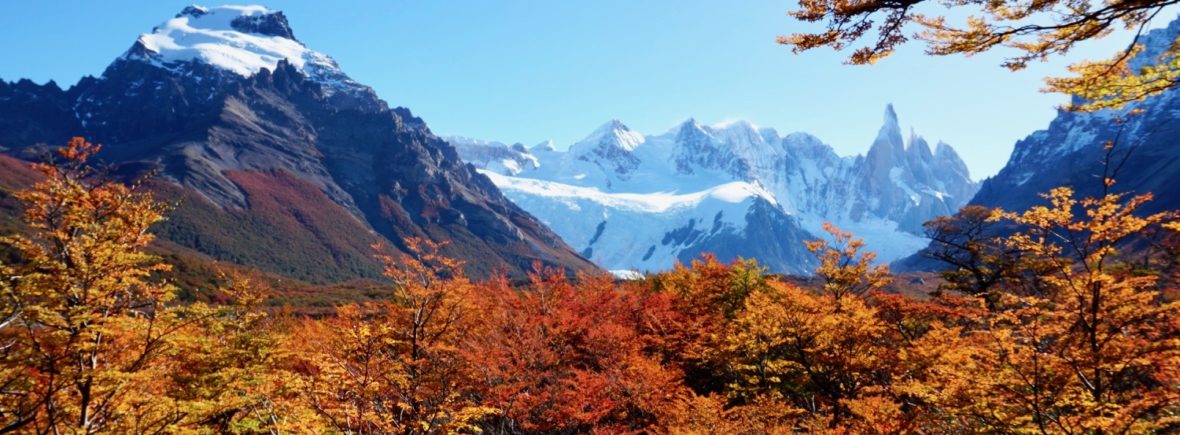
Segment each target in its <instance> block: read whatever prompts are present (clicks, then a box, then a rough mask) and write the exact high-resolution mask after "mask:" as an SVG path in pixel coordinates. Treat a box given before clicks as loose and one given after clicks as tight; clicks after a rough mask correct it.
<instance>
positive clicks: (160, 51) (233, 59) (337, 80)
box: [120, 5, 371, 95]
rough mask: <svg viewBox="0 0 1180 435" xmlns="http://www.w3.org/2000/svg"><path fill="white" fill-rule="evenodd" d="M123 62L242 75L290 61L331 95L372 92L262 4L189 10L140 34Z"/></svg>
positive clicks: (125, 54) (256, 72)
mask: <svg viewBox="0 0 1180 435" xmlns="http://www.w3.org/2000/svg"><path fill="white" fill-rule="evenodd" d="M120 59H121V60H125V61H139V62H145V63H148V64H151V65H155V66H157V67H160V68H163V69H165V70H169V71H173V72H177V73H181V74H187V73H189V72H191V71H190V68H188V67H189V66H191V65H192V64H194V63H200V64H205V65H210V66H213V67H216V68H217V69H219V70H222V71H227V72H229V73H232V74H236V75H238V76H243V77H250V76H253V75H255V74H258V73H259V72H260V71H262V70H264V69H266V70H270V71H272V72H273V71H275V70H276V69H277V68H278V66H279V63H280V62H282V61H286V62H287V63H288V64H290V65H291V66H292V67H294V68H295V69H296V70H298V71H299V72H301V73H303V74H304V75H306V76H307V77H308V78H309V79H311V80H313V81H315V82H318V83H320V84H322V85H324V88H325V90H326V91H327V92H328V93H329V94H330V93H332V92H334V91H340V90H342V91H347V92H348V93H349V94H353V95H367V94H371V90H369V89H368V88H367V87H365V86H363V85H361V84H359V83H356V82H355V81H353V80H352V79H351V78H349V77H348V75H346V74H345V73H344V72H343V71H342V70H341V69H340V67H339V65H337V64H336V61H334V60H332V58H331V57H328V56H327V55H325V54H323V53H320V52H318V51H315V50H312V49H310V48H308V47H307V46H306V45H304V44H303V43H302V42H300V41H299V40H297V39H295V33H294V31H292V30H291V26H290V25H289V24H288V22H287V17H286V16H285V15H283V13H282V12H281V11H275V10H271V9H267V8H266V7H263V6H256V5H252V6H218V7H204V6H195V5H194V6H188V7H186V8H184V10H182V11H180V13H179V14H176V16H175V17H173V18H172V19H170V20H168V21H165V22H164V23H162V24H160V25H159V26H156V27H155V28H153V29H152V31H151V32H150V33H144V34H141V35H140V36H139V38H138V39H137V40H136V41H135V44H133V45H132V46H131V48H130V49H128V50H127V52H126V53H124V54H123V56H121V57H120Z"/></svg>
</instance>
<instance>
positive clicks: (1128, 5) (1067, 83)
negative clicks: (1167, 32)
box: [778, 0, 1180, 110]
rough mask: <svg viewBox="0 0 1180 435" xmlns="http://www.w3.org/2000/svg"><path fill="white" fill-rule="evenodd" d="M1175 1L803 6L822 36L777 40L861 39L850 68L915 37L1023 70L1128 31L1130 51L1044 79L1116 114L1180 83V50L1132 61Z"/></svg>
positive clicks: (823, 2)
mask: <svg viewBox="0 0 1180 435" xmlns="http://www.w3.org/2000/svg"><path fill="white" fill-rule="evenodd" d="M1173 4H1175V2H1173V1H1171V0H1150V1H1141V2H1125V1H1112V2H1070V1H1061V0H1049V1H1040V2H1024V1H1017V0H1000V1H983V0H967V1H955V2H939V3H935V2H931V1H925V0H900V1H895V0H867V1H859V2H849V1H844V0H800V1H799V9H797V10H794V11H791V12H790V15H791V16H792V17H794V18H795V19H797V20H800V21H803V22H818V23H823V24H824V25H825V27H824V28H823V29H822V30H820V31H818V32H815V33H807V32H796V33H794V34H791V35H786V36H780V37H779V38H778V42H779V43H781V44H785V45H789V46H791V47H792V49H793V50H794V51H795V52H796V53H798V52H802V51H806V50H811V49H815V48H819V47H830V48H833V49H836V50H842V49H844V48H847V47H849V46H851V45H854V44H858V43H860V42H861V41H864V42H865V43H864V44H863V45H862V46H859V47H857V48H855V49H854V50H853V51H852V54H851V56H850V57H849V59H848V61H849V62H850V63H853V64H869V63H873V62H876V61H878V60H880V59H882V58H884V57H886V56H888V55H889V54H891V53H893V51H894V50H895V49H896V48H897V47H898V46H900V45H902V44H904V43H906V42H908V41H910V40H911V39H917V40H919V41H921V42H923V43H925V45H926V52H927V53H928V54H932V55H950V54H964V55H972V54H978V53H983V52H986V51H989V50H991V49H993V48H996V47H1006V48H1008V49H1010V50H1011V51H1012V52H1013V54H1012V55H1010V56H1009V57H1007V59H1006V60H1005V61H1004V63H1003V66H1004V67H1006V68H1009V69H1011V70H1020V69H1023V68H1025V67H1026V66H1027V65H1028V64H1029V62H1032V61H1036V60H1044V59H1047V58H1049V57H1053V56H1062V55H1065V54H1066V53H1069V52H1070V51H1072V50H1073V49H1074V48H1075V47H1077V45H1078V44H1080V43H1082V42H1084V41H1087V40H1091V39H1096V38H1101V37H1104V36H1107V35H1109V34H1111V33H1112V32H1114V31H1115V30H1118V29H1130V30H1133V31H1134V32H1135V36H1134V37H1133V39H1132V41H1131V42H1130V44H1129V47H1128V48H1127V49H1126V50H1124V51H1122V52H1120V53H1117V54H1115V55H1113V57H1111V58H1110V59H1106V60H1098V61H1087V62H1081V63H1078V64H1075V65H1072V66H1071V67H1070V72H1071V73H1072V74H1073V75H1072V76H1069V77H1057V78H1049V79H1047V83H1048V87H1047V89H1048V90H1050V91H1054V92H1068V93H1071V94H1074V95H1077V96H1080V97H1082V98H1083V100H1082V101H1083V102H1082V103H1081V104H1078V105H1075V106H1071V107H1072V108H1074V109H1081V110H1096V109H1105V108H1118V107H1122V106H1123V105H1124V104H1126V103H1128V102H1131V101H1136V100H1139V99H1142V98H1145V97H1147V96H1151V95H1155V94H1158V93H1160V92H1163V91H1165V90H1167V89H1170V88H1171V87H1172V86H1174V85H1175V84H1176V82H1177V80H1178V78H1180V57H1178V56H1177V54H1180V46H1178V45H1177V44H1174V43H1173V44H1172V45H1171V46H1170V47H1168V48H1167V49H1165V50H1164V51H1163V52H1162V53H1152V57H1151V58H1149V59H1147V62H1139V63H1134V62H1132V60H1133V59H1135V58H1136V56H1137V55H1139V54H1141V53H1142V51H1143V46H1142V45H1140V44H1138V43H1139V39H1140V36H1142V33H1143V31H1144V29H1145V27H1146V26H1147V25H1148V24H1149V23H1150V22H1151V20H1152V19H1153V18H1155V17H1156V16H1157V15H1158V14H1159V13H1160V12H1161V11H1163V10H1164V9H1165V8H1167V7H1168V6H1171V5H1173ZM939 6H942V7H945V8H947V9H953V10H955V11H958V10H968V11H970V12H971V13H973V15H970V16H968V17H967V18H966V19H965V20H954V19H948V17H947V16H946V15H944V14H940V13H938V11H936V10H934V9H935V8H937V7H939Z"/></svg>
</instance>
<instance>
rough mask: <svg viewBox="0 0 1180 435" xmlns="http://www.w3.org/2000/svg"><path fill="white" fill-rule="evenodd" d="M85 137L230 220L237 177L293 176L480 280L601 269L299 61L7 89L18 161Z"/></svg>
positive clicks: (420, 133) (113, 72)
mask: <svg viewBox="0 0 1180 435" xmlns="http://www.w3.org/2000/svg"><path fill="white" fill-rule="evenodd" d="M271 24H274V23H271ZM271 24H267V23H253V24H251V25H258V26H270V25H271ZM243 25H245V24H243ZM276 25H277V24H276ZM179 71H183V72H179ZM78 135H81V136H86V137H87V138H89V139H90V140H92V141H94V142H98V143H102V144H104V145H105V148H104V150H103V152H102V153H101V155H100V158H102V159H104V160H106V161H108V162H111V163H114V164H118V165H121V166H123V167H125V168H145V167H156V168H159V169H160V171H161V173H162V176H163V177H164V178H165V179H167V180H169V181H171V182H174V183H176V184H178V185H180V186H183V187H184V188H186V189H187V190H188V191H189V192H190V193H191V194H194V195H199V196H201V197H203V198H202V199H204V200H208V201H211V202H212V203H214V204H216V205H217V206H219V207H222V208H224V209H227V210H229V209H234V210H237V209H249V207H250V204H249V197H248V195H246V192H244V190H243V189H242V188H241V187H240V186H239V185H238V184H236V183H235V182H234V181H233V180H232V179H231V178H230V177H229V175H228V174H230V173H233V172H242V171H246V172H250V171H272V172H273V171H281V172H283V173H286V174H290V175H292V176H294V177H295V178H297V179H298V180H300V182H304V183H308V184H310V185H312V186H314V187H316V188H318V189H319V190H320V191H322V192H323V193H324V195H325V196H326V197H327V198H329V199H330V201H331V203H330V204H321V206H322V207H340V208H342V209H344V210H345V211H347V214H346V215H347V216H350V217H351V218H353V219H355V220H356V222H355V223H350V226H356V227H360V228H367V229H368V230H370V231H374V232H375V233H377V234H379V235H380V236H382V237H383V238H384V239H387V240H388V241H389V242H390V243H389V244H390V245H392V246H393V247H394V248H395V249H397V248H401V247H402V244H401V240H402V239H404V238H406V237H411V236H417V237H427V238H430V239H433V240H440V241H447V242H448V243H449V245H448V246H447V248H446V249H447V252H448V253H449V254H451V255H454V256H456V257H459V258H461V259H464V260H466V261H467V262H468V265H469V266H468V267H469V269H470V271H471V272H473V273H476V274H487V273H490V272H492V271H493V270H494V269H497V268H503V269H506V270H508V271H510V272H512V273H516V274H521V273H523V272H525V271H526V270H528V269H530V268H531V266H532V263H533V262H534V261H539V262H541V263H542V264H544V265H548V266H555V267H561V268H565V269H569V270H591V269H593V268H594V266H592V265H591V264H590V263H589V262H587V261H586V260H585V259H583V258H581V257H580V256H579V255H577V254H576V253H574V252H573V251H572V250H571V249H569V248H568V247H567V246H566V245H565V244H564V243H563V242H562V241H561V240H560V239H559V238H558V237H557V236H556V235H554V234H553V233H552V232H550V231H549V230H548V229H547V228H545V227H544V226H543V225H541V224H540V223H538V222H537V221H536V220H535V219H533V218H532V217H531V216H530V215H528V214H527V213H525V212H524V211H522V210H520V209H519V208H517V207H516V206H515V205H513V204H512V203H510V202H509V201H508V200H506V199H505V198H504V197H503V196H502V195H501V194H500V192H499V190H497V189H496V187H495V186H494V185H492V184H491V183H490V182H489V181H488V180H487V179H486V177H484V176H482V175H479V174H478V173H476V172H475V171H474V169H473V168H472V167H470V166H469V165H466V164H464V163H463V162H461V161H460V160H459V157H458V155H457V154H456V152H455V150H454V149H453V148H452V147H451V146H450V145H449V144H447V143H446V142H445V141H443V140H441V139H439V138H438V137H436V136H435V135H434V134H432V133H431V132H430V130H429V129H428V128H427V127H426V125H425V123H424V122H423V121H422V120H421V119H418V118H416V117H414V116H413V115H412V114H411V113H410V112H409V110H407V109H403V108H397V109H389V108H388V107H387V106H386V105H385V103H384V102H383V101H381V100H379V99H377V98H376V96H375V95H373V94H372V93H371V91H370V92H367V93H365V92H354V93H349V94H347V95H344V94H343V93H341V92H331V91H330V90H327V89H325V88H324V87H323V86H322V85H321V84H319V83H316V82H314V81H311V80H308V79H307V78H306V77H305V76H304V75H303V74H302V73H301V72H299V71H298V70H296V69H295V68H293V67H291V66H290V65H288V64H287V63H286V62H280V63H279V65H278V66H277V67H276V68H275V70H274V71H268V70H263V71H262V72H260V73H258V74H255V75H253V76H251V77H241V76H237V75H234V74H231V73H227V72H225V71H223V70H219V69H217V68H215V67H211V66H208V65H205V64H202V63H198V62H189V63H187V64H186V65H184V68H181V69H177V68H173V69H172V70H168V69H163V68H159V67H157V66H154V65H152V64H149V63H144V62H137V61H134V60H127V59H120V60H117V61H116V62H115V63H113V64H112V65H111V66H110V67H109V68H108V69H107V70H106V71H105V72H104V74H103V76H102V77H99V78H90V77H88V78H85V79H83V80H81V81H80V82H79V83H78V84H77V85H75V86H74V87H72V88H70V89H69V90H62V89H60V88H59V87H57V86H56V85H55V84H52V83H50V84H47V85H36V84H33V83H31V82H28V81H19V82H15V83H4V82H2V81H0V146H2V147H4V149H6V150H7V151H6V152H8V153H10V154H12V155H15V156H20V157H24V158H31V157H32V156H36V155H38V154H40V153H42V151H41V150H40V149H39V148H38V146H39V144H51V145H53V144H61V143H63V142H64V141H65V139H67V138H68V137H70V136H78ZM278 179H282V177H279V178H278ZM353 224H356V225H353ZM274 237H284V234H275V235H274ZM191 247H193V248H196V249H200V247H199V246H191ZM206 251H215V250H212V249H206ZM274 255H279V256H281V255H282V253H274Z"/></svg>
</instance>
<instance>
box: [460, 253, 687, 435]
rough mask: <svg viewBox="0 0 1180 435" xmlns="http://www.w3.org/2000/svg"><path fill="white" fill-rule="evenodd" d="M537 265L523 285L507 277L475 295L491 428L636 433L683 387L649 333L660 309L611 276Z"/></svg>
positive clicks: (481, 379)
mask: <svg viewBox="0 0 1180 435" xmlns="http://www.w3.org/2000/svg"><path fill="white" fill-rule="evenodd" d="M576 281H577V285H574V284H573V283H571V282H570V280H569V279H567V278H566V276H565V274H564V273H563V272H561V271H559V270H554V269H547V268H539V269H538V270H536V271H535V272H534V273H532V274H531V275H530V281H529V284H528V285H527V286H525V287H523V288H513V287H512V286H509V285H508V283H507V280H505V279H503V278H501V279H497V280H493V281H491V282H489V283H487V284H486V285H485V286H484V288H483V289H482V291H481V292H480V295H479V297H478V300H479V301H480V303H479V305H480V307H481V313H480V318H482V319H483V320H484V322H485V324H484V325H483V328H482V329H481V330H480V331H479V333H477V334H473V335H472V336H471V337H470V338H469V339H468V350H467V355H468V356H469V358H470V359H471V361H472V365H473V368H474V370H475V373H476V375H477V376H476V379H477V380H478V381H477V385H478V386H479V388H480V392H479V396H480V397H481V403H482V404H483V405H484V406H487V407H490V408H493V409H495V410H496V412H495V414H493V416H492V417H491V418H490V419H489V420H488V422H487V423H486V424H485V428H486V429H488V430H489V431H491V432H493V433H519V432H547V433H553V432H559V433H561V432H566V433H573V432H578V433H581V432H587V431H592V430H596V431H605V432H611V433H616V432H630V431H638V430H645V429H649V428H651V427H652V426H654V425H655V424H656V423H657V421H658V420H659V418H660V416H661V415H663V414H664V413H665V412H666V410H667V409H668V408H669V407H670V406H671V403H672V399H673V398H675V397H677V396H678V395H679V394H682V393H683V392H684V387H683V384H682V374H681V373H680V372H679V371H677V370H674V368H672V367H668V366H666V365H665V364H664V363H663V361H662V360H661V358H659V353H658V352H657V351H656V350H655V348H654V347H653V346H652V341H650V340H648V339H647V338H646V337H644V336H645V334H646V333H648V332H649V331H650V329H649V326H650V325H651V323H652V322H657V323H658V322H660V321H661V320H662V319H659V317H661V314H660V312H662V309H661V308H660V307H657V306H650V305H648V299H647V297H646V295H643V294H641V293H637V292H634V291H632V290H633V289H631V288H628V287H626V286H623V287H622V288H620V287H618V286H616V284H615V283H614V281H613V280H612V279H611V278H610V277H609V276H603V275H595V276H590V275H580V276H578V277H577V279H576Z"/></svg>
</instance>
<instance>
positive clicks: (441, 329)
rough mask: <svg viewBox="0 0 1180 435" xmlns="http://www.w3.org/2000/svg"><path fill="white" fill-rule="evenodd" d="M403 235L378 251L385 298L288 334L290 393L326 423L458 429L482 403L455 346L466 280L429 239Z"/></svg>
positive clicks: (468, 293) (467, 321)
mask: <svg viewBox="0 0 1180 435" xmlns="http://www.w3.org/2000/svg"><path fill="white" fill-rule="evenodd" d="M406 244H407V246H408V248H409V253H408V254H402V255H399V256H397V257H394V256H391V255H386V254H381V255H379V256H378V257H379V259H381V260H382V261H383V262H384V263H385V274H386V276H387V277H388V278H389V279H390V280H391V281H392V283H393V286H394V292H393V296H392V299H391V300H387V301H379V302H375V303H368V304H362V305H355V304H354V305H346V306H343V307H340V308H339V309H338V310H337V313H336V315H335V316H333V317H331V318H328V319H325V320H322V321H319V320H313V319H307V320H305V321H303V322H301V324H300V325H298V326H297V327H296V328H297V329H296V331H294V332H292V333H291V334H290V336H289V338H288V340H287V342H288V344H287V346H288V349H287V351H288V353H289V354H291V355H292V358H293V359H294V361H293V362H290V363H289V365H290V366H291V369H292V373H293V374H294V377H293V379H292V382H293V383H295V384H296V388H297V389H298V390H299V400H301V401H302V402H303V404H304V405H305V406H307V407H309V408H310V409H313V410H314V411H315V413H316V414H317V415H318V417H319V418H320V419H322V420H323V421H324V422H325V424H326V427H327V428H330V429H331V430H336V431H342V432H359V433H395V432H398V433H432V432H439V431H451V430H461V429H464V428H469V427H471V424H472V423H473V422H475V421H476V420H478V419H480V418H482V417H483V416H484V414H486V413H487V412H488V410H486V409H484V408H481V407H478V406H477V405H475V404H474V403H473V402H472V401H471V397H470V396H469V395H468V394H467V393H468V387H470V386H471V385H472V381H471V380H470V379H469V378H468V377H467V373H468V368H467V366H466V364H465V361H464V360H463V359H462V358H461V356H460V354H459V350H460V349H459V345H460V343H461V342H462V340H463V339H464V338H465V337H467V336H468V335H469V334H470V333H471V331H472V330H471V328H472V325H473V321H474V318H473V315H474V314H475V312H474V310H473V308H472V292H473V287H474V285H473V284H472V283H471V282H470V281H469V280H468V279H467V278H466V277H465V276H464V275H463V272H462V264H461V263H460V262H458V261H457V260H454V259H451V258H447V257H444V256H442V255H440V254H439V253H438V249H439V245H438V244H436V243H433V242H430V241H428V240H423V239H408V240H407V241H406ZM377 248H378V249H380V247H379V246H378V247H377ZM305 429H306V428H305ZM310 430H314V428H313V429H310Z"/></svg>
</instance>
